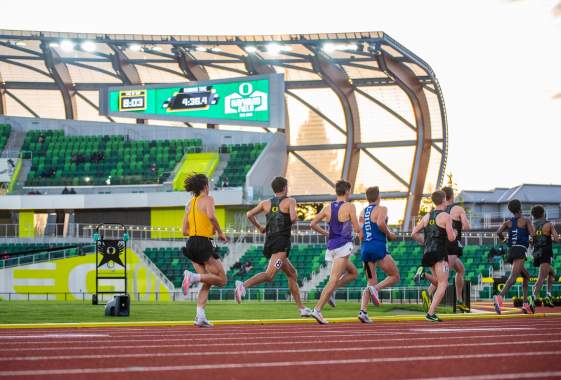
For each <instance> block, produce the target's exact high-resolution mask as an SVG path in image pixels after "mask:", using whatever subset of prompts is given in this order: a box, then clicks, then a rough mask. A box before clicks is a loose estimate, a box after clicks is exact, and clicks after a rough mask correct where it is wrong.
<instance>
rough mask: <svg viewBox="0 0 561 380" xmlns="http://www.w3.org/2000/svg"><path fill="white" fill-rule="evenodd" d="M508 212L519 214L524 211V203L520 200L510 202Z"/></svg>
mask: <svg viewBox="0 0 561 380" xmlns="http://www.w3.org/2000/svg"><path fill="white" fill-rule="evenodd" d="M507 207H508V211H510V212H512V213H513V214H518V213H519V212H521V211H522V203H520V201H519V200H518V199H513V200H511V201H510V202H508V206H507Z"/></svg>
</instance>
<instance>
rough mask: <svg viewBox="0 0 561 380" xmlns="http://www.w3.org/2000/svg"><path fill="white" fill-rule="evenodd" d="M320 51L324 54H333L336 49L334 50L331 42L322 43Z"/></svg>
mask: <svg viewBox="0 0 561 380" xmlns="http://www.w3.org/2000/svg"><path fill="white" fill-rule="evenodd" d="M322 49H323V51H324V52H326V53H332V52H334V51H335V50H336V49H335V44H334V43H332V42H326V43H324V44H323V47H322Z"/></svg>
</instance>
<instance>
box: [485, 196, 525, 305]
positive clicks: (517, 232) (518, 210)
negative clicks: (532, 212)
mask: <svg viewBox="0 0 561 380" xmlns="http://www.w3.org/2000/svg"><path fill="white" fill-rule="evenodd" d="M507 207H508V209H509V211H510V212H511V213H512V215H513V217H512V218H510V219H508V220H506V221H505V222H504V223H503V224H502V225H501V226H500V227H499V229H498V230H497V235H498V236H499V240H500V241H501V242H504V241H505V240H506V239H505V237H504V236H503V232H504V231H505V230H508V246H509V248H508V256H507V259H506V262H507V263H509V264H512V271H511V272H510V277H509V278H508V280H507V281H506V284H505V286H504V288H503V290H501V292H500V293H499V294H498V295H495V296H494V297H493V299H494V302H493V303H494V305H495V311H496V312H497V314H501V308H502V307H503V297H504V296H505V295H506V294H507V292H508V291H509V289H510V288H511V287H512V285H514V283H515V282H516V278H517V277H518V276H519V275H522V293H523V295H524V304H523V306H522V311H523V312H524V313H525V314H529V313H533V312H534V311H535V305H530V304H529V303H528V281H529V280H530V274H529V273H528V271H527V270H526V268H524V262H525V261H526V252H527V251H528V246H529V244H530V235H531V236H533V235H535V229H534V225H533V224H532V223H531V222H530V220H529V219H528V218H526V217H524V216H522V204H521V203H520V201H519V200H518V199H513V200H511V201H510V202H508V206H507ZM531 301H533V299H532V300H531Z"/></svg>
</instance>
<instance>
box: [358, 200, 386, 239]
mask: <svg viewBox="0 0 561 380" xmlns="http://www.w3.org/2000/svg"><path fill="white" fill-rule="evenodd" d="M374 208H376V205H375V204H369V205H368V206H366V208H365V209H364V224H363V225H362V234H363V236H364V239H363V242H364V243H366V244H375V243H378V244H380V243H381V244H387V242H388V240H387V238H386V235H384V234H383V233H382V231H380V229H379V228H378V224H376V223H374V222H373V221H372V219H371V218H370V216H371V215H372V213H373V212H374Z"/></svg>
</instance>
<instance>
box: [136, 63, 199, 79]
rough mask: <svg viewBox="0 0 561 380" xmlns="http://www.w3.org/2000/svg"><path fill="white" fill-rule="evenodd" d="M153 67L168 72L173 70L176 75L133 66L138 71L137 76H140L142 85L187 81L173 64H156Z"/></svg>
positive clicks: (175, 64) (176, 65) (141, 66)
mask: <svg viewBox="0 0 561 380" xmlns="http://www.w3.org/2000/svg"><path fill="white" fill-rule="evenodd" d="M154 65H157V66H159V67H163V68H166V69H168V70H173V71H175V72H176V74H173V73H170V72H168V71H162V70H158V69H154V68H151V67H146V66H143V65H138V64H137V65H135V67H136V70H137V71H138V75H140V79H141V80H142V83H181V82H188V81H189V80H188V79H187V78H186V77H185V76H184V75H183V74H182V73H181V71H180V69H179V66H178V64H177V63H175V62H170V63H157V64H154Z"/></svg>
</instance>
